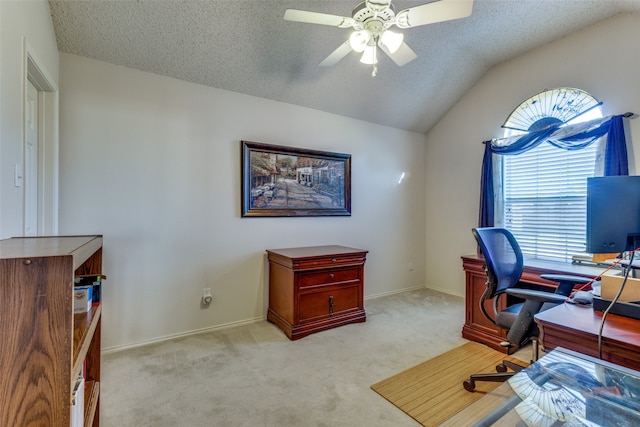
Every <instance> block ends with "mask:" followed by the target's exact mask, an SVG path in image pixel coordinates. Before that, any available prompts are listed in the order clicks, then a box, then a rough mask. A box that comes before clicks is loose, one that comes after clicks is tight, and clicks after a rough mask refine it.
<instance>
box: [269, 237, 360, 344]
mask: <svg viewBox="0 0 640 427" xmlns="http://www.w3.org/2000/svg"><path fill="white" fill-rule="evenodd" d="M367 252H368V251H366V250H362V249H354V248H347V247H344V246H314V247H305V248H288V249H269V250H267V253H268V255H269V311H268V313H267V320H269V321H270V322H272V323H274V324H276V325H277V326H278V327H280V328H281V329H282V330H283V331H284V333H285V334H286V335H287V336H288V337H289V338H290V339H292V340H295V339H298V338H302V337H305V336H307V335H309V334H312V333H314V332H319V331H323V330H325V329H330V328H335V327H337V326H341V325H346V324H349V323H357V322H364V321H365V320H366V314H365V311H364V263H365V261H366V257H367Z"/></svg>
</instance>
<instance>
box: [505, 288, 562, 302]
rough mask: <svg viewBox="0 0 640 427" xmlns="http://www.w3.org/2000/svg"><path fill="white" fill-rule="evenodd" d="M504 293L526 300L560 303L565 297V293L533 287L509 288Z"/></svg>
mask: <svg viewBox="0 0 640 427" xmlns="http://www.w3.org/2000/svg"><path fill="white" fill-rule="evenodd" d="M505 293H507V294H509V295H513V296H514V297H518V298H522V299H526V300H533V301H540V302H552V303H556V304H562V303H563V302H564V301H565V300H566V299H567V296H566V295H560V294H554V293H551V292H545V291H536V290H533V289H519V288H509V289H507V290H506V291H505Z"/></svg>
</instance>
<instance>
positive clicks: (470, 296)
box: [462, 255, 603, 353]
mask: <svg viewBox="0 0 640 427" xmlns="http://www.w3.org/2000/svg"><path fill="white" fill-rule="evenodd" d="M483 266H484V258H482V257H479V256H477V255H468V256H463V257H462V268H463V269H464V272H465V321H464V326H463V327H462V337H463V338H466V339H468V340H471V341H476V342H479V343H482V344H485V345H487V346H489V347H491V348H493V349H494V350H498V351H501V352H503V353H507V352H508V351H509V348H507V347H503V346H501V345H500V343H501V342H502V341H506V339H507V331H506V330H504V329H502V328H499V327H497V326H496V325H494V324H493V323H491V322H490V321H489V319H487V318H486V317H485V316H484V314H482V311H481V310H480V296H481V295H482V293H483V292H484V290H485V289H486V281H487V275H486V274H485V272H484V269H483ZM602 270H603V269H602V268H599V267H589V266H584V265H574V264H564V263H557V262H540V261H539V262H536V263H535V264H532V263H530V262H526V261H525V267H524V272H523V273H522V277H521V278H520V284H519V285H518V287H522V288H528V289H542V290H548V291H550V292H554V291H555V286H556V285H555V283H553V282H549V281H547V280H543V279H541V278H540V275H541V274H570V275H576V276H584V277H595V276H597V275H598V274H601V273H602ZM508 302H509V303H512V301H507V298H506V297H502V298H500V301H499V302H498V309H500V310H502V309H504V308H505V307H506V306H507V303H508ZM485 308H486V309H487V311H489V312H490V313H491V312H492V311H493V307H492V302H491V301H485ZM515 349H516V347H511V352H513V351H515Z"/></svg>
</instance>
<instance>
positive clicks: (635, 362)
mask: <svg viewBox="0 0 640 427" xmlns="http://www.w3.org/2000/svg"><path fill="white" fill-rule="evenodd" d="M535 320H536V323H537V324H538V327H539V328H540V335H539V342H540V343H541V344H542V348H543V349H544V351H549V350H551V349H554V348H556V347H564V348H568V349H570V350H574V351H577V352H580V353H583V354H587V355H589V356H592V357H598V331H599V329H600V321H601V320H602V313H601V312H599V311H595V310H593V309H592V308H591V307H581V306H577V305H572V304H567V303H565V304H562V305H559V306H557V307H553V308H551V309H549V310H546V311H543V312H541V313H538V314H536V316H535ZM602 359H603V360H606V361H609V362H612V363H615V364H618V365H622V366H625V367H627V368H631V369H635V370H640V320H636V319H632V318H630V317H623V316H618V315H615V314H608V315H607V318H606V320H605V324H604V328H603V332H602Z"/></svg>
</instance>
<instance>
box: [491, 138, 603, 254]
mask: <svg viewBox="0 0 640 427" xmlns="http://www.w3.org/2000/svg"><path fill="white" fill-rule="evenodd" d="M598 146H599V144H598V143H594V144H591V145H590V146H589V147H587V148H584V149H581V150H575V151H567V150H562V149H559V148H556V147H554V146H552V145H551V144H549V143H543V144H541V145H540V146H538V147H536V148H534V149H532V150H530V151H528V152H525V153H522V154H519V155H517V156H501V158H502V161H503V175H502V176H503V183H502V184H503V191H504V195H503V197H504V198H503V203H504V204H503V220H504V226H505V227H506V228H508V229H509V230H510V231H511V232H512V233H513V234H514V235H515V236H516V239H517V240H518V243H519V244H520V246H521V248H522V252H523V253H524V254H525V255H527V256H529V257H531V258H537V259H542V260H548V261H562V262H567V261H570V260H571V257H572V256H573V255H575V254H577V253H580V252H584V250H585V241H586V237H585V236H586V231H585V230H586V206H587V177H590V176H594V173H595V164H596V156H597V154H598Z"/></svg>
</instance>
